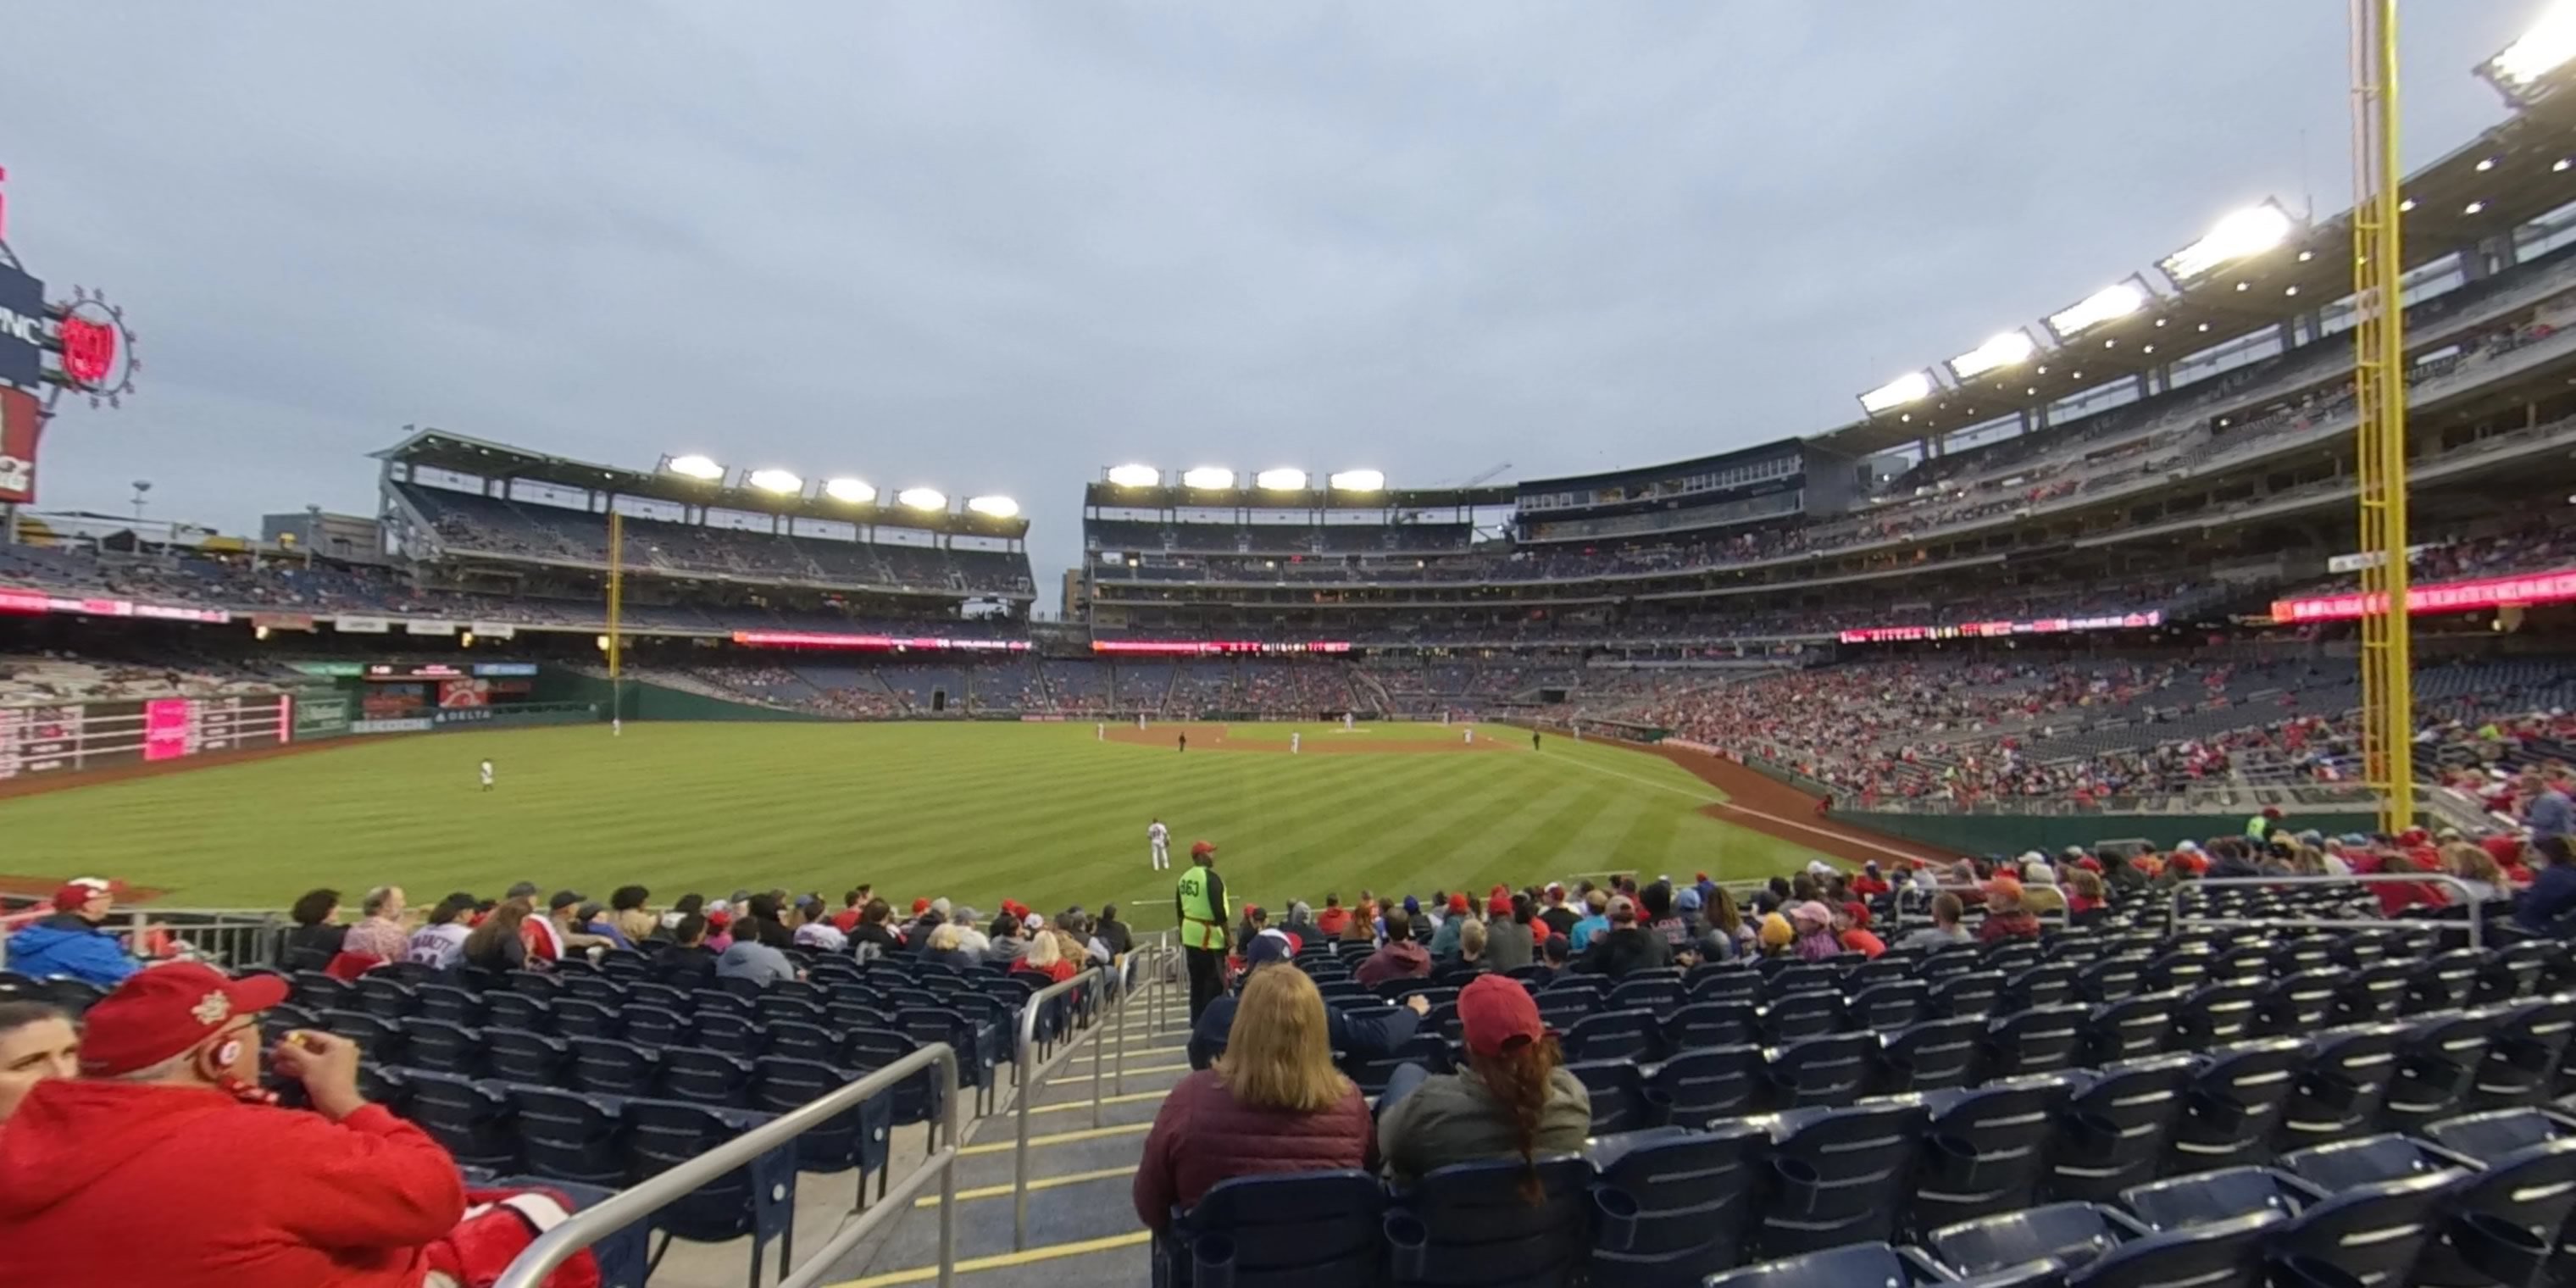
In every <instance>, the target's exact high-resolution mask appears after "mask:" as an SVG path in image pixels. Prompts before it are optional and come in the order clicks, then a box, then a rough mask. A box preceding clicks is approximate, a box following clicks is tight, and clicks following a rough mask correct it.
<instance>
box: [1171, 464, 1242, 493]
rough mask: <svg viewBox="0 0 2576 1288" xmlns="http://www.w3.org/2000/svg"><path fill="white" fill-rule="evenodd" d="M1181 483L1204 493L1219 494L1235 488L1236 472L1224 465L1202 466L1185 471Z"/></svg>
mask: <svg viewBox="0 0 2576 1288" xmlns="http://www.w3.org/2000/svg"><path fill="white" fill-rule="evenodd" d="M1181 482H1183V483H1185V484H1188V485H1189V486H1191V487H1194V488H1197V489H1198V490H1200V491H1202V492H1219V491H1223V490H1224V489H1226V488H1230V487H1233V486H1234V471H1232V470H1230V469H1227V468H1226V467H1224V466H1222V465H1202V466H1199V467H1198V468H1197V469H1194V470H1185V471H1183V472H1182V474H1181Z"/></svg>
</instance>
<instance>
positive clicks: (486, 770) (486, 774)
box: [483, 758, 492, 792]
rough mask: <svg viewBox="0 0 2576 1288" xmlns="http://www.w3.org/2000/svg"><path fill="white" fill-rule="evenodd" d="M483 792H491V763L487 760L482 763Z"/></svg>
mask: <svg viewBox="0 0 2576 1288" xmlns="http://www.w3.org/2000/svg"><path fill="white" fill-rule="evenodd" d="M483 790H485V791H487V792H488V791H490V790H492V762H491V760H490V759H489V758H486V759H485V760H484V761H483Z"/></svg>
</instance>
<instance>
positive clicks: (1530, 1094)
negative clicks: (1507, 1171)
mask: <svg viewBox="0 0 2576 1288" xmlns="http://www.w3.org/2000/svg"><path fill="white" fill-rule="evenodd" d="M1458 1024H1459V1027H1460V1028H1461V1029H1463V1030H1464V1037H1465V1038H1466V1043H1467V1063H1466V1067H1465V1068H1464V1069H1462V1070H1460V1071H1459V1072H1457V1073H1453V1074H1439V1075H1430V1074H1426V1073H1425V1072H1424V1070H1423V1068H1422V1066H1420V1065H1404V1066H1401V1067H1399V1068H1398V1069H1397V1070H1396V1071H1395V1074H1394V1075H1393V1076H1392V1077H1391V1078H1390V1079H1389V1080H1388V1082H1387V1089H1386V1095H1385V1097H1384V1098H1383V1099H1381V1100H1380V1101H1379V1102H1378V1142H1379V1144H1380V1146H1381V1147H1382V1148H1383V1149H1384V1150H1385V1152H1386V1164H1387V1173H1388V1177H1389V1179H1390V1180H1392V1181H1394V1182H1395V1183H1396V1184H1397V1185H1400V1186H1401V1185H1410V1184H1412V1183H1413V1182H1414V1181H1416V1180H1418V1179H1420V1178H1421V1177H1422V1176H1424V1175H1425V1174H1427V1173H1429V1172H1432V1171H1434V1170H1437V1169H1439V1168H1443V1167H1447V1166H1449V1165H1450V1164H1452V1163H1471V1162H1478V1161H1482V1160H1486V1159H1498V1158H1518V1159H1520V1160H1521V1161H1522V1163H1523V1164H1525V1165H1530V1166H1529V1170H1528V1171H1527V1172H1526V1173H1525V1175H1524V1177H1523V1182H1522V1183H1523V1186H1524V1193H1523V1197H1524V1198H1529V1199H1532V1200H1533V1201H1535V1200H1536V1198H1537V1197H1538V1195H1537V1193H1536V1190H1537V1188H1538V1171H1537V1168H1536V1167H1535V1163H1536V1160H1537V1158H1538V1156H1539V1155H1540V1154H1549V1153H1560V1152H1573V1151H1578V1150H1581V1149H1582V1148H1583V1141H1584V1137H1585V1136H1587V1135H1588V1134H1590V1132H1591V1130H1592V1098H1591V1096H1590V1095H1589V1094H1588V1093H1586V1092H1585V1091H1584V1089H1583V1084H1582V1083H1581V1082H1579V1081H1577V1080H1576V1079H1575V1077H1574V1075H1573V1074H1571V1073H1568V1072H1566V1071H1565V1058H1564V1055H1563V1053H1562V1052H1560V1051H1559V1050H1558V1049H1557V1045H1556V1035H1554V1034H1552V1033H1550V1032H1548V1029H1547V1025H1546V1024H1545V1023H1544V1022H1542V1021H1541V1020H1540V1019H1539V1014H1538V1003H1537V1002H1536V1001H1534V1000H1532V999H1531V997H1530V995H1529V990H1528V989H1526V988H1524V987H1522V985H1521V982H1520V981H1519V980H1516V979H1512V978H1510V977H1508V976H1503V975H1480V976H1478V977H1477V978H1476V979H1475V981H1474V982H1472V983H1470V984H1468V985H1467V987H1466V988H1465V989H1464V990H1462V991H1460V993H1459V994H1458Z"/></svg>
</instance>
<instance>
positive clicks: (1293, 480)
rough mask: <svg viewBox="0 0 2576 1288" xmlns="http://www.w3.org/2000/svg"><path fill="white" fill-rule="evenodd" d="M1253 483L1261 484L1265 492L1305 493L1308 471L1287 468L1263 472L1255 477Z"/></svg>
mask: <svg viewBox="0 0 2576 1288" xmlns="http://www.w3.org/2000/svg"><path fill="white" fill-rule="evenodd" d="M1252 481H1253V482H1254V483H1257V484H1259V485H1260V487H1261V490H1262V491H1264V492H1303V491H1305V490H1306V471H1304V470H1299V469H1288V468H1285V467H1282V468H1280V469H1275V470H1263V471H1262V472H1260V473H1259V474H1255V475H1253V476H1252Z"/></svg>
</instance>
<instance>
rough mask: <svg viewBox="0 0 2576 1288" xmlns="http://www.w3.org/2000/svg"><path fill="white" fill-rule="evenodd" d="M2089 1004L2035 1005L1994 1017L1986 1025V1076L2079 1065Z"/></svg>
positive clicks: (2020, 1074)
mask: <svg viewBox="0 0 2576 1288" xmlns="http://www.w3.org/2000/svg"><path fill="white" fill-rule="evenodd" d="M2091 1019H2092V1012H2091V1011H2090V1010H2088V1009H2087V1008H2085V1007H2082V1006H2075V1005H2067V1006H2034V1007H2032V1008H2030V1009H2029V1010H2026V1011H2016V1012H2014V1013H2013V1014H2010V1015H2006V1016H2002V1017H2001V1018H1998V1019H1996V1020H1994V1021H1993V1022H1992V1023H1991V1024H1989V1025H1988V1026H1987V1028H1986V1076H1987V1077H1989V1078H2019V1077H2026V1076H2028V1075H2030V1074H2034V1073H2055V1072H2057V1071H2058V1070H2060V1069H2068V1068H2073V1067H2075V1061H2076V1057H2077V1055H2079V1054H2080V1053H2081V1052H2082V1050H2083V1047H2084V1034H2085V1026H2086V1025H2087V1023H2088V1022H2090V1021H2091Z"/></svg>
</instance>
